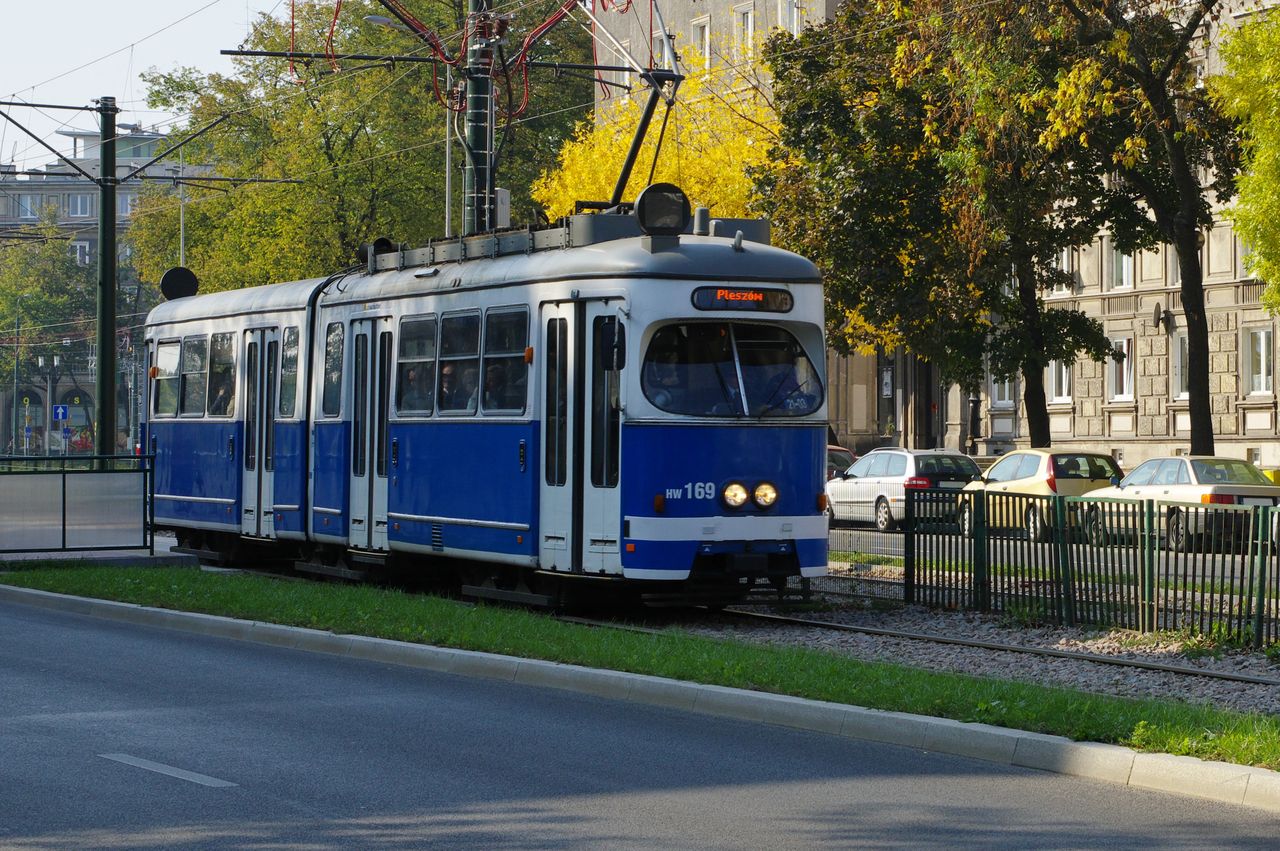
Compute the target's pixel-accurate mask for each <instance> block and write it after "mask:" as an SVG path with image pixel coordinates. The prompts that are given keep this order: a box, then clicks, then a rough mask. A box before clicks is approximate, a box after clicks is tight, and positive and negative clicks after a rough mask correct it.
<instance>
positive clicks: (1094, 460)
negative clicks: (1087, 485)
mask: <svg viewBox="0 0 1280 851" xmlns="http://www.w3.org/2000/svg"><path fill="white" fill-rule="evenodd" d="M1053 475H1054V476H1055V477H1056V478H1059V479H1110V478H1111V477H1112V476H1119V475H1120V470H1119V468H1117V467H1116V462H1114V461H1112V460H1111V459H1110V458H1109V457H1107V456H1106V455H1083V454H1071V455H1065V454H1064V455H1054V456H1053Z"/></svg>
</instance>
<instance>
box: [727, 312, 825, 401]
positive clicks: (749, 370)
mask: <svg viewBox="0 0 1280 851" xmlns="http://www.w3.org/2000/svg"><path fill="white" fill-rule="evenodd" d="M734 340H735V342H736V344H737V350H738V357H739V359H740V360H741V362H742V383H743V385H744V387H745V389H746V394H747V408H748V410H749V411H750V413H751V414H752V416H757V417H759V416H765V415H766V414H768V415H774V416H803V415H805V414H811V413H813V412H814V411H816V410H817V409H818V406H819V405H821V404H822V389H821V386H822V382H821V380H820V379H819V378H818V372H817V370H816V369H814V366H813V362H812V361H810V360H809V356H808V355H806V354H805V352H804V348H803V347H802V346H801V345H800V343H799V341H797V340H796V338H795V337H793V336H792V335H791V332H789V331H787V330H786V329H785V328H779V327H777V326H775V325H738V324H735V326H734Z"/></svg>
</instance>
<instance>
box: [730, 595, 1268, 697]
mask: <svg viewBox="0 0 1280 851" xmlns="http://www.w3.org/2000/svg"><path fill="white" fill-rule="evenodd" d="M722 614H725V615H732V616H734V617H739V618H746V619H754V620H767V621H774V622H777V623H789V624H794V625H796V626H807V627H819V628H821V629H832V630H838V631H841V632H858V633H862V634H864V635H879V636H883V637H885V638H903V639H907V640H911V641H931V642H933V643H935V644H952V645H956V646H959V647H972V648H975V649H978V650H993V651H1004V652H1008V653H1026V654H1029V655H1033V656H1047V657H1050V658H1054V659H1069V660H1073V661H1077V662H1094V663H1097V664H1100V665H1115V666H1117V667H1122V668H1138V669H1141V670H1145V671H1156V672H1158V673H1163V674H1181V675H1183V676H1191V677H1208V678H1210V679H1216V680H1228V681H1231V682H1238V683H1249V684H1251V685H1262V686H1280V680H1272V679H1267V678H1266V677H1254V676H1250V675H1249V674H1234V673H1231V672H1229V671H1207V670H1203V669H1201V668H1187V667H1183V666H1180V665H1161V664H1159V663H1157V662H1143V661H1141V660H1137V659H1122V658H1120V657H1117V656H1103V655H1101V654H1097V653H1072V652H1070V651H1068V650H1053V649H1050V648H1047V647H1026V646H1024V645H1018V644H1000V643H998V642H994V641H977V640H972V639H967V638H950V637H948V636H944V635H929V634H927V633H922V632H906V631H904V630H896V629H884V628H882V627H874V626H855V625H853V624H844V623H833V622H830V621H816V620H811V619H809V618H795V617H790V616H788V615H773V614H766V613H764V612H749V611H745V610H743V609H736V608H728V609H725V610H724V611H723V612H722Z"/></svg>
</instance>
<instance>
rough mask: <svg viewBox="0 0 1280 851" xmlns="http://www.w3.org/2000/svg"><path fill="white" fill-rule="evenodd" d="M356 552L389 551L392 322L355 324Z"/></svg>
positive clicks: (353, 509) (353, 490)
mask: <svg viewBox="0 0 1280 851" xmlns="http://www.w3.org/2000/svg"><path fill="white" fill-rule="evenodd" d="M351 341H352V342H351V377H352V381H351V401H352V404H351V532H350V535H351V538H350V541H351V546H353V547H359V548H361V549H369V550H385V549H386V548H387V468H388V464H389V460H390V459H389V458H388V455H387V453H388V451H389V447H388V442H387V414H388V408H389V407H390V404H391V352H392V345H391V320H390V319H389V318H387V317H378V318H375V319H357V320H355V321H354V322H352V323H351Z"/></svg>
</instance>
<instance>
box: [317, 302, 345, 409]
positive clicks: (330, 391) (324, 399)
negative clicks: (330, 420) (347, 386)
mask: <svg viewBox="0 0 1280 851" xmlns="http://www.w3.org/2000/svg"><path fill="white" fill-rule="evenodd" d="M324 336H325V341H324V392H323V393H322V394H321V402H320V405H321V411H322V412H323V413H324V415H325V416H326V417H336V416H337V415H338V414H339V412H341V410H342V323H341V322H330V323H329V326H328V327H327V328H326V329H325V334H324Z"/></svg>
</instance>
